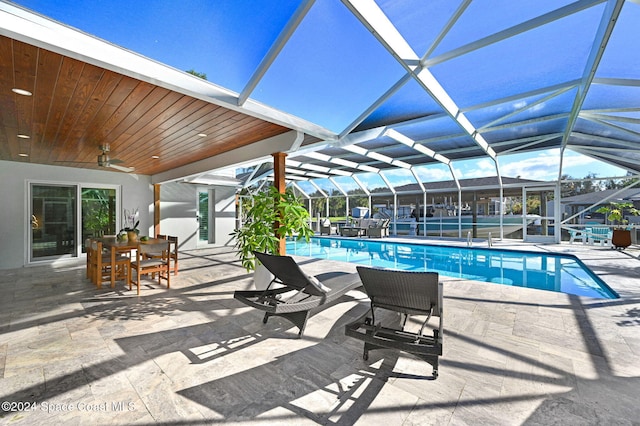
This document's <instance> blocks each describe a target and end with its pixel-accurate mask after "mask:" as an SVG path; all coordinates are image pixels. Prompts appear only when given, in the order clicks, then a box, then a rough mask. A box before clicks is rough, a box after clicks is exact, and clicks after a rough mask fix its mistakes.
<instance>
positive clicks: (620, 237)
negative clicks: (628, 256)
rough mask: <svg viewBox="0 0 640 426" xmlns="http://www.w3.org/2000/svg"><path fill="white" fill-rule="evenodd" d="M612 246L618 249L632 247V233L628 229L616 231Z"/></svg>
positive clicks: (614, 231)
mask: <svg viewBox="0 0 640 426" xmlns="http://www.w3.org/2000/svg"><path fill="white" fill-rule="evenodd" d="M611 244H612V245H613V246H614V247H615V248H617V249H623V250H624V249H626V248H627V247H629V246H630V245H631V231H628V230H626V229H614V230H613V236H612V237H611Z"/></svg>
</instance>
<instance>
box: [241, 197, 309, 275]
mask: <svg viewBox="0 0 640 426" xmlns="http://www.w3.org/2000/svg"><path fill="white" fill-rule="evenodd" d="M251 202H252V203H253V205H252V207H251V208H250V209H249V210H248V211H247V214H246V217H245V218H244V224H243V226H242V227H241V228H239V229H235V230H234V231H233V232H232V233H231V234H230V235H231V236H232V237H234V238H235V239H236V243H235V247H236V248H237V249H238V256H239V257H240V260H241V262H242V266H243V267H244V268H245V269H246V270H247V271H252V270H254V269H255V256H254V255H253V252H254V251H260V252H264V253H271V254H277V253H278V250H279V247H280V238H286V237H296V238H297V239H303V238H304V239H306V240H307V241H308V240H309V239H310V238H311V237H312V236H313V234H314V232H313V230H312V229H311V227H310V226H309V212H308V211H307V209H306V208H305V207H304V205H302V203H301V202H300V200H298V198H297V197H296V196H295V195H294V194H293V193H292V192H290V191H287V192H285V193H284V194H280V193H279V192H278V190H277V189H276V188H275V187H273V186H272V187H270V188H269V189H268V190H267V191H262V192H259V193H256V194H254V195H253V196H252V197H251Z"/></svg>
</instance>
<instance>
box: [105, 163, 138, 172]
mask: <svg viewBox="0 0 640 426" xmlns="http://www.w3.org/2000/svg"><path fill="white" fill-rule="evenodd" d="M108 167H111V168H112V169H116V170H120V171H121V172H126V173H131V172H132V171H134V170H135V169H134V168H133V167H124V166H118V165H117V164H109V166H108Z"/></svg>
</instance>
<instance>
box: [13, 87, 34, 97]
mask: <svg viewBox="0 0 640 426" xmlns="http://www.w3.org/2000/svg"><path fill="white" fill-rule="evenodd" d="M11 90H12V91H13V93H17V94H18V95H24V96H31V95H33V93H31V92H30V91H28V90H24V89H16V88H14V89H11Z"/></svg>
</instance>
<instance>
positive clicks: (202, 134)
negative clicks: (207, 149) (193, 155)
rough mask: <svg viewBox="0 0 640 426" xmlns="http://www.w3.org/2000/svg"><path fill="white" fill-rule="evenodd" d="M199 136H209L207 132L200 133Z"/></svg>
mask: <svg viewBox="0 0 640 426" xmlns="http://www.w3.org/2000/svg"><path fill="white" fill-rule="evenodd" d="M198 136H200V137H201V138H204V137H206V136H207V134H206V133H198Z"/></svg>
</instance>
